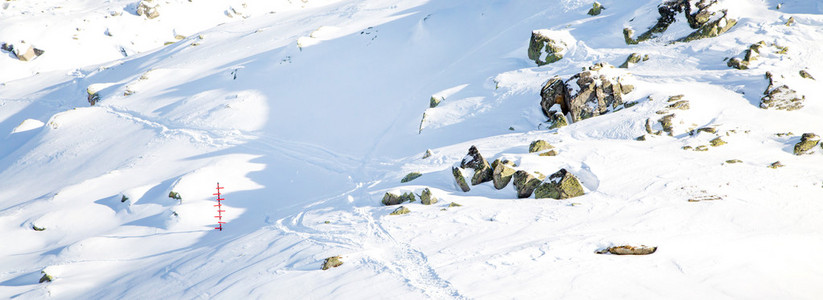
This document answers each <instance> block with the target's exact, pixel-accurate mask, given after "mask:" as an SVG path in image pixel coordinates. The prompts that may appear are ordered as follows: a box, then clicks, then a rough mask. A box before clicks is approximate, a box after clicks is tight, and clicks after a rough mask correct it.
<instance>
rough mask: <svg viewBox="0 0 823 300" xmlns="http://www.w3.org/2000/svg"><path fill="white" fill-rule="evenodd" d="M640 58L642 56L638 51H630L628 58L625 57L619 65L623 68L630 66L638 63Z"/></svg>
mask: <svg viewBox="0 0 823 300" xmlns="http://www.w3.org/2000/svg"><path fill="white" fill-rule="evenodd" d="M641 59H643V57H641V56H640V53H632V54H631V55H629V57H628V58H626V61H625V62H624V63H623V64H622V65H620V67H621V68H624V69H625V68H628V67H631V66H633V65H634V64H636V63H639V62H640V60H641Z"/></svg>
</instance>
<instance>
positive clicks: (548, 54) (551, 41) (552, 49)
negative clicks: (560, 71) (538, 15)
mask: <svg viewBox="0 0 823 300" xmlns="http://www.w3.org/2000/svg"><path fill="white" fill-rule="evenodd" d="M550 34H551V32H550V31H548V30H535V31H532V37H531V39H530V40H529V59H531V60H533V61H534V62H535V63H536V64H537V65H538V66H542V65H546V64H550V63H553V62H556V61H558V60H561V59H562V58H563V55H564V54H565V52H566V47H568V46H567V45H566V43H564V42H563V41H562V40H560V39H557V38H552V37H550V36H549V35H550Z"/></svg>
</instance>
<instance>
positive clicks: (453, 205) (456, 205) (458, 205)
mask: <svg viewBox="0 0 823 300" xmlns="http://www.w3.org/2000/svg"><path fill="white" fill-rule="evenodd" d="M460 206H463V205H460V204H459V203H457V202H452V203H449V207H460Z"/></svg>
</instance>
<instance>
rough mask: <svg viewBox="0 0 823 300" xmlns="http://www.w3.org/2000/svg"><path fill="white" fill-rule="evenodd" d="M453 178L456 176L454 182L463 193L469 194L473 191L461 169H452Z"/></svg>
mask: <svg viewBox="0 0 823 300" xmlns="http://www.w3.org/2000/svg"><path fill="white" fill-rule="evenodd" d="M452 176H454V181H455V183H456V184H457V187H458V188H460V190H461V191H463V192H468V191H470V190H471V187H469V184H468V183H466V177H464V176H463V171H461V169H460V168H458V167H452Z"/></svg>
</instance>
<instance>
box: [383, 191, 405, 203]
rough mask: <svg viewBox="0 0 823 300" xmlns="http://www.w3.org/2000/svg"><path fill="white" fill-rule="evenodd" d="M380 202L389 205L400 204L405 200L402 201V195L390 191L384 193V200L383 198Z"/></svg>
mask: <svg viewBox="0 0 823 300" xmlns="http://www.w3.org/2000/svg"><path fill="white" fill-rule="evenodd" d="M380 202H381V203H383V205H387V206H388V205H398V204H400V203H403V201H400V196H399V195H395V194H392V193H389V192H386V194H384V195H383V200H381V201H380Z"/></svg>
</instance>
